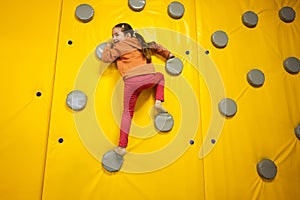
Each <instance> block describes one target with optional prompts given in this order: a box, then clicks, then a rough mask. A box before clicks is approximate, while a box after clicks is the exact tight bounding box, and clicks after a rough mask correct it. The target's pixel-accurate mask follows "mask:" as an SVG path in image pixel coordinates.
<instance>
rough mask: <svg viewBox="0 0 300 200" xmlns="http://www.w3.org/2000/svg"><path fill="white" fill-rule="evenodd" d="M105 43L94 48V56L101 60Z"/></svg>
mask: <svg viewBox="0 0 300 200" xmlns="http://www.w3.org/2000/svg"><path fill="white" fill-rule="evenodd" d="M106 45H107V43H106V42H103V43H101V44H99V45H98V46H97V47H96V56H97V57H98V58H99V59H100V60H102V53H103V50H104V48H105V47H106Z"/></svg>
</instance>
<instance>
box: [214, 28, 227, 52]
mask: <svg viewBox="0 0 300 200" xmlns="http://www.w3.org/2000/svg"><path fill="white" fill-rule="evenodd" d="M211 41H212V43H213V45H214V46H215V47H217V48H224V47H226V45H227V43H228V36H227V34H226V33H225V32H224V31H216V32H214V33H213V34H212V36H211Z"/></svg>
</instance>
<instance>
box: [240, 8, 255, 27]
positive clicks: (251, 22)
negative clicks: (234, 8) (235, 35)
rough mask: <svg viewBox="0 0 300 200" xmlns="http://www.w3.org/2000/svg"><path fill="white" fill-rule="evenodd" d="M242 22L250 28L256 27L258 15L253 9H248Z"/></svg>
mask: <svg viewBox="0 0 300 200" xmlns="http://www.w3.org/2000/svg"><path fill="white" fill-rule="evenodd" d="M242 22H243V24H244V25H245V26H247V27H248V28H254V27H255V26H256V25H257V22H258V16H257V15H256V14H255V13H254V12H252V11H247V12H245V13H244V14H243V16H242Z"/></svg>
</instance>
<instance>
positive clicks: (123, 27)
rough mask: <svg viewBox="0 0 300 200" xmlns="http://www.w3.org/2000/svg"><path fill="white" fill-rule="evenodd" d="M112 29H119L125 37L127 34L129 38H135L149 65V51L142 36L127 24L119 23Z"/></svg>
mask: <svg viewBox="0 0 300 200" xmlns="http://www.w3.org/2000/svg"><path fill="white" fill-rule="evenodd" d="M114 28H121V30H122V32H123V33H124V34H125V35H126V34H127V33H129V34H130V36H131V37H135V38H137V39H138V41H139V42H140V44H141V46H142V49H141V52H142V54H143V55H144V56H145V58H146V59H147V63H151V51H150V49H149V45H148V43H147V42H146V41H145V39H144V38H143V36H142V35H141V34H139V33H137V32H135V31H134V30H133V29H132V27H131V26H130V25H129V24H127V23H119V24H117V25H115V26H114Z"/></svg>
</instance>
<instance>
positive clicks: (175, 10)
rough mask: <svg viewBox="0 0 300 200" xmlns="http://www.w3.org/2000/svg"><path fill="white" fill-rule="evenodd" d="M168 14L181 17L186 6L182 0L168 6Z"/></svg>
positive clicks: (177, 17) (176, 17)
mask: <svg viewBox="0 0 300 200" xmlns="http://www.w3.org/2000/svg"><path fill="white" fill-rule="evenodd" d="M168 14H169V16H170V17H172V18H173V19H180V18H181V17H182V16H183V14H184V6H183V5H182V3H180V2H177V1H173V2H171V3H170V4H169V6H168Z"/></svg>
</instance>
